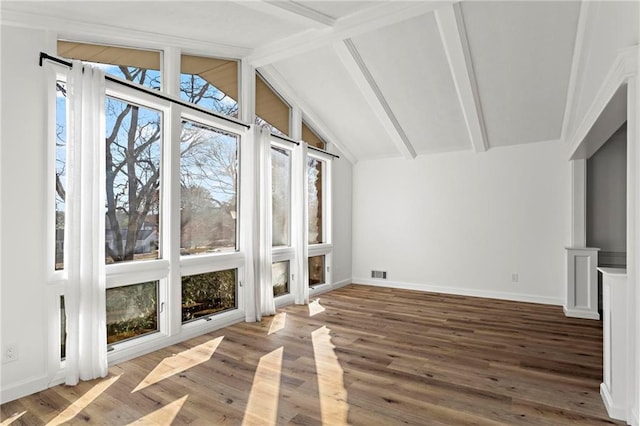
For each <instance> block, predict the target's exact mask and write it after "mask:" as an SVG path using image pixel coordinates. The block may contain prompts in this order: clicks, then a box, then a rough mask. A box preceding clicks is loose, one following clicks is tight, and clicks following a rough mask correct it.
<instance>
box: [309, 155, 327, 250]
mask: <svg viewBox="0 0 640 426" xmlns="http://www.w3.org/2000/svg"><path fill="white" fill-rule="evenodd" d="M307 180H308V195H307V202H308V205H309V216H308V218H309V224H308V231H309V244H320V243H323V242H325V240H324V226H323V219H324V215H323V209H324V206H323V204H324V203H323V196H324V194H323V180H324V162H323V161H322V160H320V159H317V158H314V157H311V156H310V157H308V159H307Z"/></svg>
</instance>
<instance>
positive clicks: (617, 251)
mask: <svg viewBox="0 0 640 426" xmlns="http://www.w3.org/2000/svg"><path fill="white" fill-rule="evenodd" d="M626 211H627V125H626V123H625V124H624V125H622V127H620V128H619V129H618V130H617V131H616V132H615V133H614V134H613V136H611V138H609V140H608V141H607V142H606V143H605V144H604V145H603V146H602V147H601V148H600V149H599V150H598V151H597V152H596V153H595V154H593V156H592V157H591V158H589V160H587V246H589V247H598V248H600V250H601V251H600V256H599V262H598V263H599V264H601V265H603V264H618V265H624V264H626V259H625V255H624V253H625V252H626V250H627V249H626V247H627V235H626V232H627V226H626V220H627V212H626Z"/></svg>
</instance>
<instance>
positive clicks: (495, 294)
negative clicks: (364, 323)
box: [352, 277, 563, 306]
mask: <svg viewBox="0 0 640 426" xmlns="http://www.w3.org/2000/svg"><path fill="white" fill-rule="evenodd" d="M352 284H355V285H371V286H375V287H385V288H398V289H403V290H418V291H424V292H427V293H443V294H453V295H459V296H469V297H480V298H485V299H500V300H510V301H513V302H526V303H539V304H543V305H554V306H562V303H563V300H562V299H561V298H557V297H548V296H538V295H533V294H522V293H507V292H501V291H486V290H478V289H475V288H463V287H449V286H440V285H433V284H418V283H409V282H402V281H387V280H375V279H371V278H358V277H354V278H352Z"/></svg>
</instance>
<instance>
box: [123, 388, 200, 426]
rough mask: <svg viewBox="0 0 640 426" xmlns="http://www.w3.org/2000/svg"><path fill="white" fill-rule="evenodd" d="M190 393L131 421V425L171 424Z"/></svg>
mask: <svg viewBox="0 0 640 426" xmlns="http://www.w3.org/2000/svg"><path fill="white" fill-rule="evenodd" d="M187 398H189V395H185V396H183V397H182V398H180V399H177V400H175V401H173V402H171V403H169V404H167V405H165V406H164V407H162V408H159V409H157V410H156V411H154V412H151V413H149V414H147V415H146V416H144V417H141V418H139V419H138V420H136V421H135V422H131V423H129V424H130V425H169V424H172V423H173V421H174V420H175V418H176V416H177V415H178V413H179V412H180V410H181V409H182V406H183V405H184V403H185V402H187Z"/></svg>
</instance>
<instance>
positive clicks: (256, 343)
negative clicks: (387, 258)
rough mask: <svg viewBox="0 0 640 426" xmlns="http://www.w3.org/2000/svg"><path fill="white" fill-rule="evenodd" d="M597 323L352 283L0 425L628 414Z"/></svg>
mask: <svg viewBox="0 0 640 426" xmlns="http://www.w3.org/2000/svg"><path fill="white" fill-rule="evenodd" d="M601 376H602V325H601V323H600V322H598V321H593V320H579V319H569V318H565V317H564V315H563V313H562V308H560V307H555V306H544V305H534V304H526V303H515V302H507V301H499V300H487V299H477V298H471V297H462V296H449V295H441V294H433V293H421V292H414V291H406V290H392V289H381V288H375V287H369V286H358V285H350V286H347V287H344V288H342V289H339V290H336V291H333V292H331V293H327V294H323V295H321V296H319V301H316V302H314V303H312V304H311V305H309V306H289V307H286V308H284V309H281V310H280V311H279V313H278V314H277V315H276V316H275V317H268V318H265V319H264V320H263V321H262V322H261V323H254V324H246V323H245V324H237V325H234V326H231V327H227V328H225V329H222V330H218V331H216V332H214V333H210V334H207V335H204V336H200V337H198V338H196V339H192V340H189V341H187V342H184V343H181V344H178V345H174V346H171V347H169V348H165V349H163V350H160V351H158V352H154V353H152V354H149V355H146V356H143V357H140V358H136V359H134V360H131V361H128V362H125V363H121V364H119V365H116V366H113V367H111V368H110V369H109V376H108V377H107V378H105V379H102V380H94V381H92V382H84V383H81V384H80V385H79V386H77V387H66V386H57V387H54V388H51V389H48V390H46V391H43V392H40V393H37V394H34V395H31V396H28V397H25V398H22V399H20V400H17V401H13V402H10V403H7V404H4V405H2V407H1V415H2V417H1V420H2V421H3V423H2V424H3V425H5V424H9V423H10V422H11V421H14V423H13V424H25V425H40V424H46V423H48V422H51V424H60V423H69V424H83V423H91V424H108V425H119V424H128V423H132V422H138V423H140V424H169V423H173V424H176V425H182V424H206V425H217V424H229V425H236V424H238V425H239V424H247V425H251V424H255V425H268V424H297V425H318V424H325V425H338V424H346V423H348V424H354V425H395V424H415V425H437V424H447V425H464V424H483V425H485V424H486V425H490V424H507V425H563V424H573V425H575V424H580V425H589V424H607V423H608V424H622V423H619V422H618V423H616V422H615V421H612V420H610V419H609V418H608V416H607V414H606V411H605V408H604V406H603V404H602V401H601V399H600V395H599V385H600V382H601Z"/></svg>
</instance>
